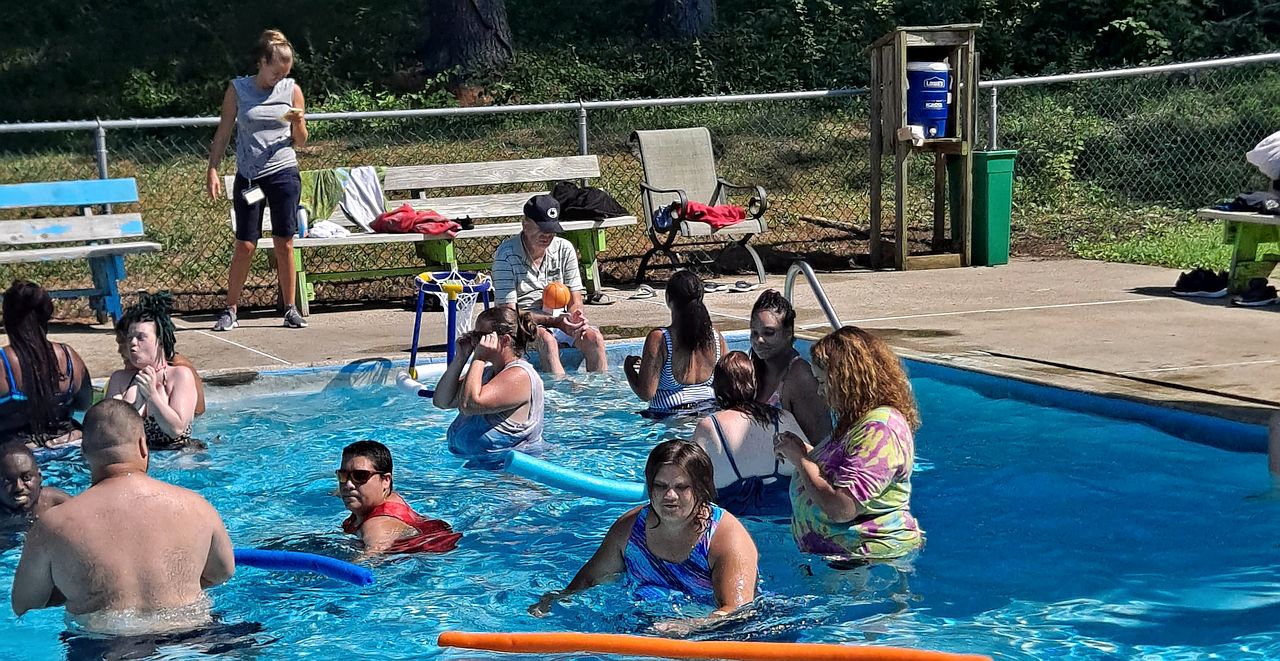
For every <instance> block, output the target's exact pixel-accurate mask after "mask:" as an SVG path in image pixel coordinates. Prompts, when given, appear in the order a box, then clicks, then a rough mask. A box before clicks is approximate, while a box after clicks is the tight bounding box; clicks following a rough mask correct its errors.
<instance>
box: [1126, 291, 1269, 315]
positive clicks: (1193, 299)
mask: <svg viewBox="0 0 1280 661" xmlns="http://www.w3.org/2000/svg"><path fill="white" fill-rule="evenodd" d="M1129 293H1131V294H1137V295H1138V296H1152V297H1155V298H1168V299H1176V300H1179V301H1186V302H1188V303H1197V304H1199V305H1205V306H1209V307H1215V308H1238V309H1241V310H1263V311H1269V312H1280V305H1277V304H1272V305H1263V306H1261V307H1256V308H1255V307H1249V306H1247V305H1233V304H1232V303H1231V298H1232V297H1233V296H1234V294H1233V295H1231V296H1223V297H1222V298H1204V297H1199V296H1177V295H1175V294H1174V293H1173V288H1172V287H1135V288H1133V289H1130V290H1129Z"/></svg>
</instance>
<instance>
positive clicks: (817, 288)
mask: <svg viewBox="0 0 1280 661" xmlns="http://www.w3.org/2000/svg"><path fill="white" fill-rule="evenodd" d="M800 274H804V279H805V280H808V281H809V289H812V290H813V295H814V296H816V297H817V299H818V305H821V306H822V311H823V312H825V313H826V315H827V323H829V324H831V330H838V329H840V328H843V327H844V324H843V323H841V321H840V316H839V315H837V314H836V311H835V308H833V307H831V301H830V300H828V299H827V292H826V291H824V290H823V289H822V283H820V282H818V276H817V275H816V274H815V273H814V272H813V267H812V266H809V263H808V262H806V261H804V260H803V259H797V260H795V261H794V262H791V267H790V268H788V269H787V281H786V284H784V285H783V286H782V296H783V297H784V298H786V299H787V302H789V303H791V304H792V305H793V306H794V305H795V300H794V299H792V297H791V294H792V292H793V291H794V290H795V287H796V276H798V275H800Z"/></svg>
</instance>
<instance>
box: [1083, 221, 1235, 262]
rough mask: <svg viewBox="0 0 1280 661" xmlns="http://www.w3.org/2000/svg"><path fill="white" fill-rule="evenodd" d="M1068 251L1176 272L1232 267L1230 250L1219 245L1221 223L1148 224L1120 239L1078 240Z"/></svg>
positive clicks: (1105, 259)
mask: <svg viewBox="0 0 1280 661" xmlns="http://www.w3.org/2000/svg"><path fill="white" fill-rule="evenodd" d="M1071 248H1072V250H1073V251H1074V252H1075V253H1076V254H1077V255H1079V256H1080V257H1083V258H1085V259H1099V260H1103V261H1108V262H1125V263H1129V264H1152V265H1155V266H1167V267H1171V268H1177V269H1191V268H1195V267H1197V266H1203V267H1205V268H1209V269H1213V270H1215V271H1217V270H1222V269H1226V268H1227V267H1228V266H1229V265H1230V263H1231V247H1230V246H1226V245H1223V243H1222V225H1221V223H1204V222H1196V221H1189V222H1184V223H1178V224H1173V225H1170V224H1169V223H1168V222H1150V223H1147V224H1144V225H1143V226H1142V227H1141V228H1140V229H1138V230H1137V231H1134V232H1132V233H1130V234H1128V235H1126V236H1123V237H1115V238H1107V239H1081V240H1078V241H1076V242H1074V243H1073V244H1072V246H1071Z"/></svg>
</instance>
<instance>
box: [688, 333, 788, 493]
mask: <svg viewBox="0 0 1280 661" xmlns="http://www.w3.org/2000/svg"><path fill="white" fill-rule="evenodd" d="M713 379H714V386H715V391H716V404H717V405H719V407H720V410H719V411H716V412H715V413H713V414H711V415H709V416H707V417H705V418H703V419H701V420H699V421H698V426H697V427H695V428H694V430H693V442H694V443H697V444H698V445H699V446H701V447H702V449H703V450H706V452H707V455H708V456H709V457H711V463H712V465H713V466H714V467H715V483H716V502H717V503H718V504H719V505H720V506H721V507H723V508H725V509H726V510H728V511H730V512H733V513H734V514H736V515H738V516H743V515H770V516H790V514H791V494H790V491H789V488H790V485H791V473H792V471H793V470H794V468H793V467H792V466H791V464H788V463H787V462H785V461H782V460H780V459H779V458H778V457H777V456H775V454H774V451H773V437H774V436H775V435H777V434H779V433H782V432H790V433H793V434H796V435H798V436H800V437H804V431H802V430H801V428H800V426H799V425H798V424H797V423H796V419H795V418H794V417H792V415H791V413H790V412H788V411H787V410H785V409H776V408H773V407H772V406H769V405H768V404H762V403H760V402H759V401H757V399H756V375H755V365H754V364H753V363H752V360H751V358H750V357H748V356H747V354H745V353H742V352H741V351H730V352H729V353H728V354H726V355H725V357H724V358H721V359H720V362H718V363H716V370H715V376H714V377H713Z"/></svg>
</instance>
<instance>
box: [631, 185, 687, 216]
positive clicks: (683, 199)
mask: <svg viewBox="0 0 1280 661" xmlns="http://www.w3.org/2000/svg"><path fill="white" fill-rule="evenodd" d="M640 190H642V191H644V192H646V193H675V194H676V197H677V198H679V200H680V212H679V213H678V214H677V215H676V217H677V218H682V219H683V218H686V217H687V216H688V213H689V196H687V195H685V193H684V190H682V189H680V188H654V187H653V186H650V185H649V184H646V183H645V182H643V181H642V182H640Z"/></svg>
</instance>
